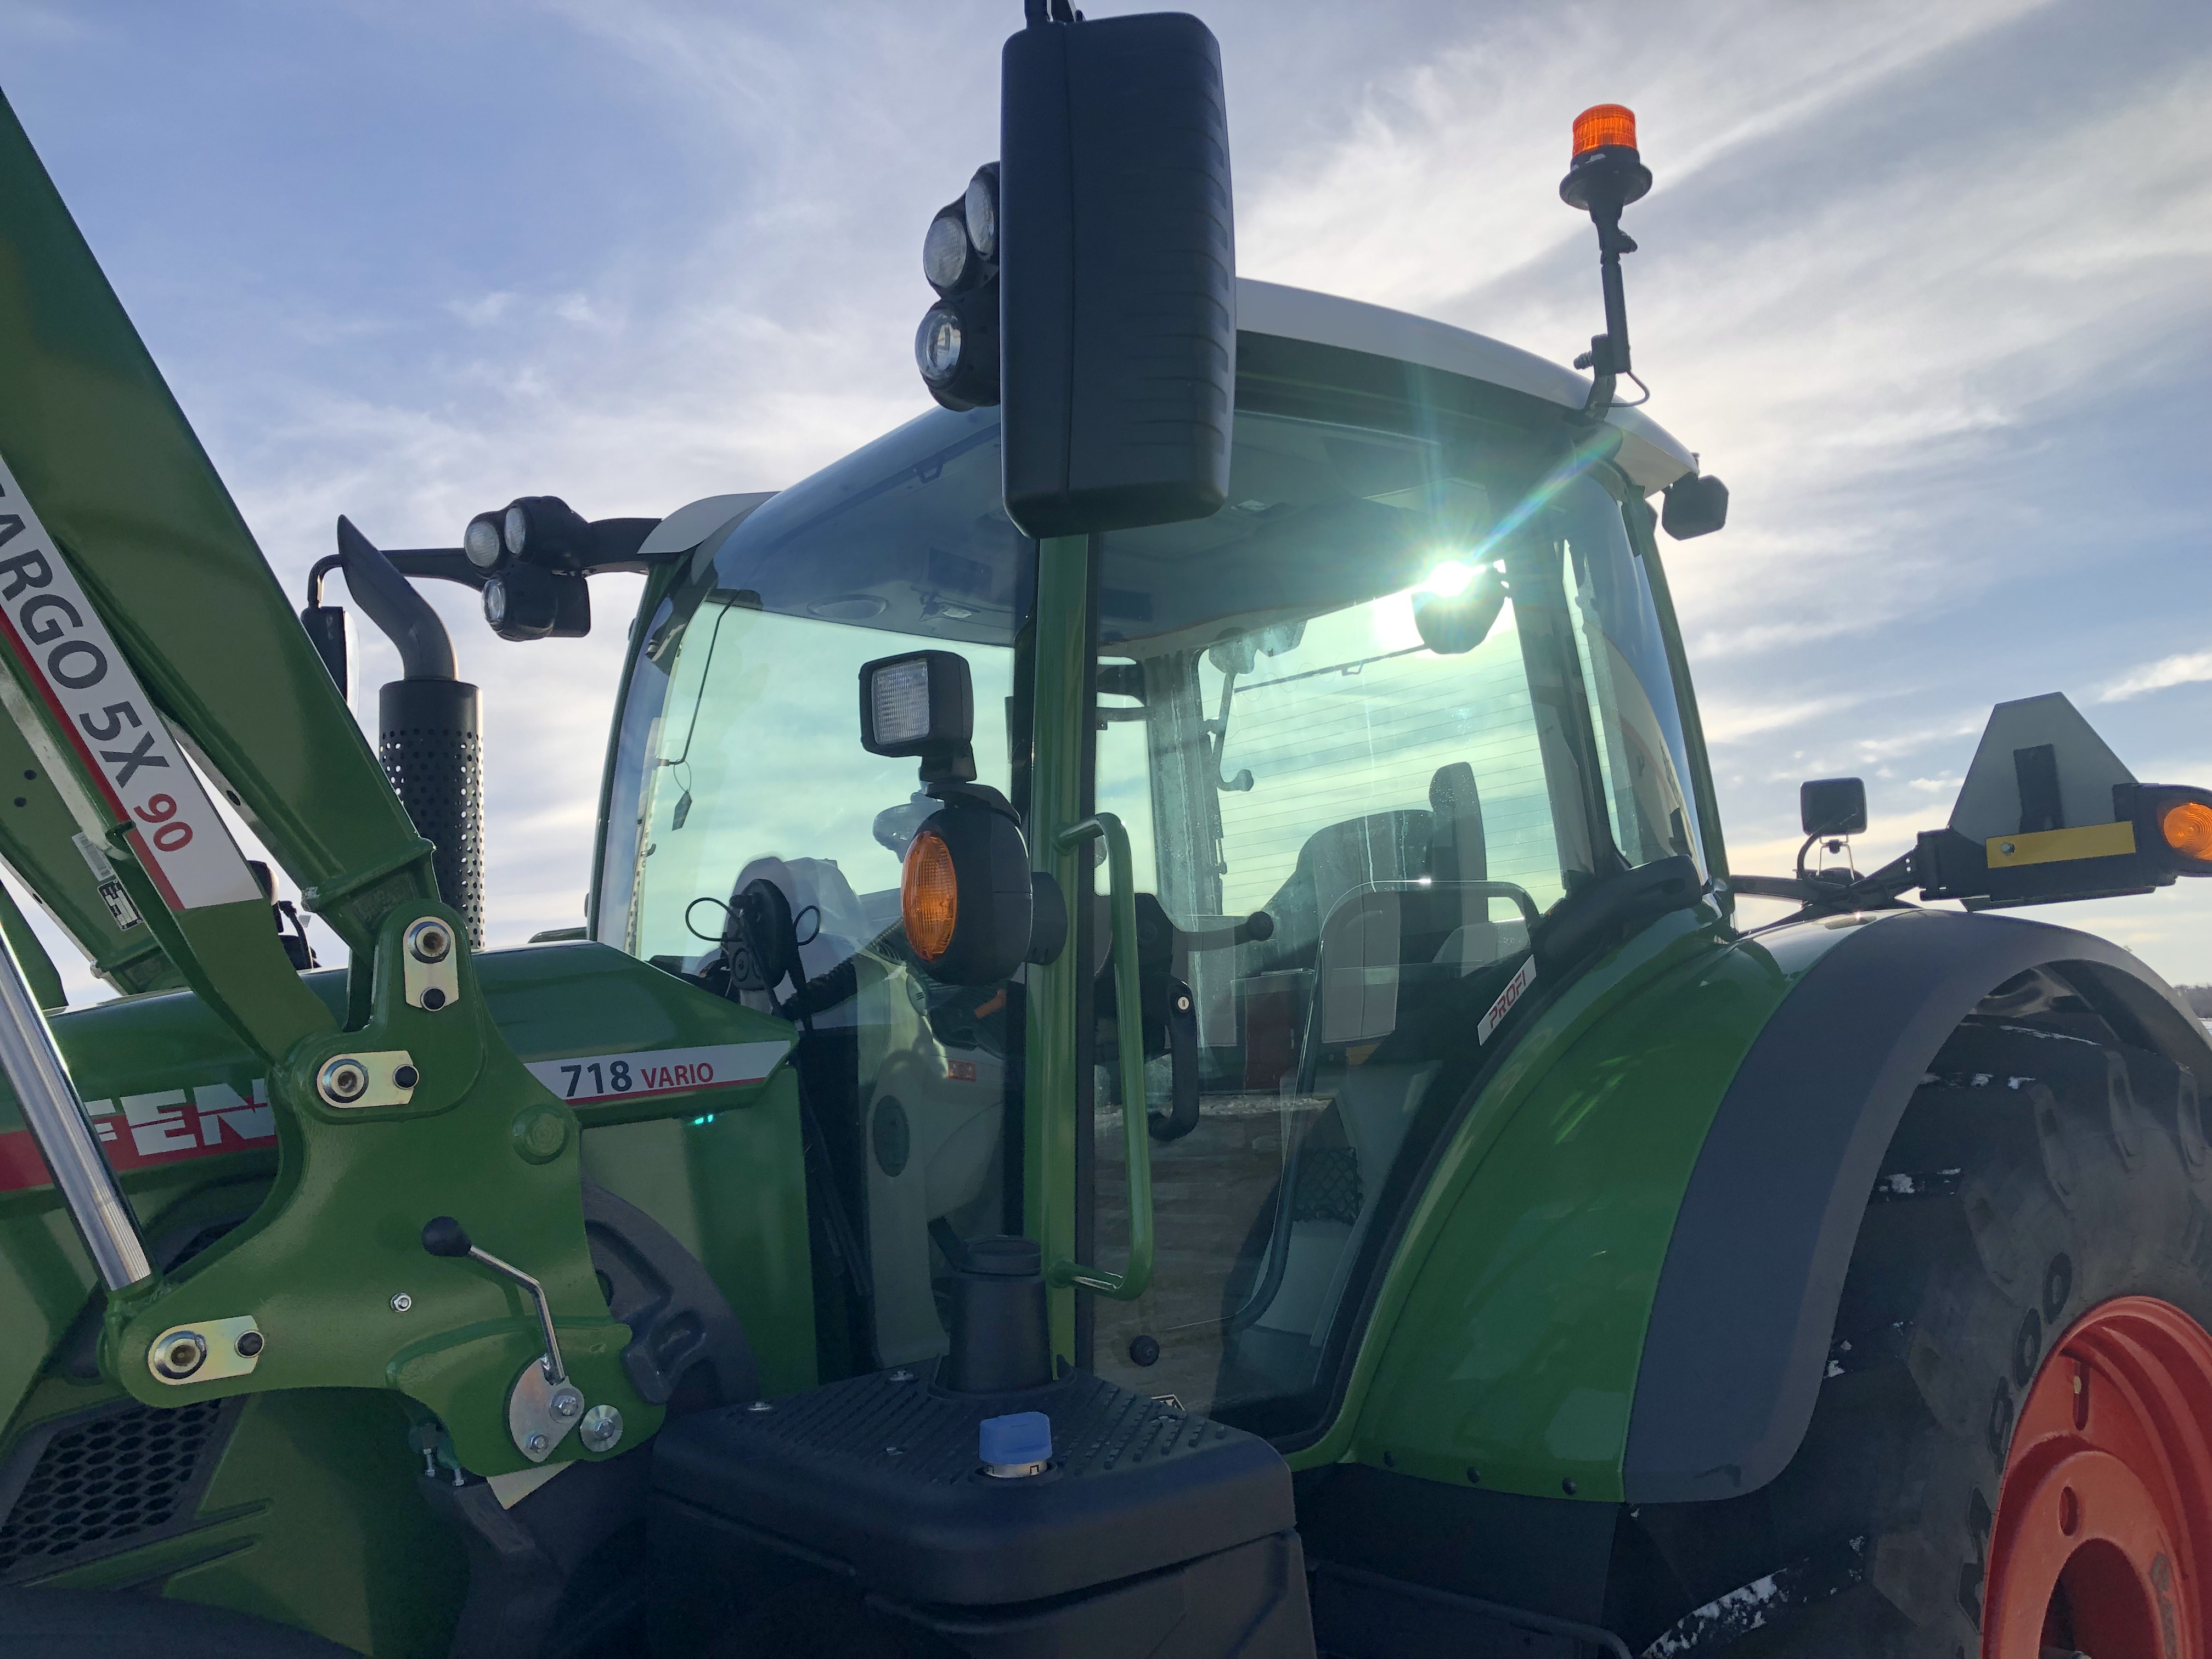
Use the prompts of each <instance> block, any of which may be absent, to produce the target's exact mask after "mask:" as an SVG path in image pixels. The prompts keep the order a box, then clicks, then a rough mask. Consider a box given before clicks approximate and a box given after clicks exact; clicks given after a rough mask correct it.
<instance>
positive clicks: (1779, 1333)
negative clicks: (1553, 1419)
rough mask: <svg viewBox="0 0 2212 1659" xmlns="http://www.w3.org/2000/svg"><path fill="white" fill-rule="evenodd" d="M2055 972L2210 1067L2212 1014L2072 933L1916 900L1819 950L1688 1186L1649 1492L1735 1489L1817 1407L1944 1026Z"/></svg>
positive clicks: (1661, 1355) (1640, 1401) (2136, 1035)
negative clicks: (1918, 906)
mask: <svg viewBox="0 0 2212 1659" xmlns="http://www.w3.org/2000/svg"><path fill="white" fill-rule="evenodd" d="M2032 968H2050V969H2053V970H2054V971H2055V972H2057V973H2058V974H2059V975H2061V976H2062V977H2063V978H2064V979H2066V980H2067V981H2068V982H2069V984H2070V985H2071V986H2072V987H2074V988H2075V990H2077V991H2079V992H2080V993H2081V994H2082V996H2083V997H2084V998H2085V999H2086V1000H2088V1001H2089V1002H2090V1003H2091V1004H2092V1006H2094V1007H2095V1008H2096V1010H2097V1012H2099V1013H2100V1014H2102V1015H2104V1016H2105V1018H2106V1020H2107V1021H2108V1022H2110V1023H2111V1024H2112V1025H2113V1027H2114V1028H2115V1029H2116V1030H2118V1032H2119V1033H2120V1034H2121V1035H2122V1036H2123V1037H2124V1038H2125V1039H2126V1040H2128V1041H2130V1042H2140V1043H2141V1044H2142V1046H2144V1047H2147V1048H2153V1049H2155V1050H2157V1051H2159V1052H2160V1053H2163V1054H2166V1056H2167V1058H2169V1059H2171V1060H2174V1061H2175V1062H2176V1063H2177V1064H2179V1065H2183V1066H2188V1067H2189V1068H2190V1069H2191V1070H2192V1071H2193V1072H2194V1073H2196V1074H2197V1077H2199V1078H2200V1079H2206V1080H2207V1081H2212V1045H2209V1044H2208V1042H2207V1040H2206V1036H2205V1032H2204V1028H2203V1025H2201V1024H2198V1023H2197V1020H2196V1018H2195V1017H2194V1016H2193V1015H2191V1013H2190V1012H2189V1011H2188V1009H2187V1008H2186V1007H2185V1006H2184V1005H2183V1003H2182V1002H2181V1000H2180V999H2179V997H2178V996H2177V995H2176V994H2174V993H2173V991H2172V989H2171V988H2170V987H2167V986H2166V984H2165V982H2164V981H2161V980H2160V979H2159V977H2158V976H2157V975H2155V974H2154V973H2152V972H2151V970H2150V969H2148V968H2147V967H2145V966H2144V965H2143V964H2142V963H2141V962H2139V961H2137V960H2136V957H2134V956H2132V955H2131V954H2130V953H2129V952H2128V951H2124V950H2123V949H2121V948H2120V947H2119V946H2118V945H2114V944H2112V942H2111V941H2110V940H2107V939H2098V938H2096V937H2095V936H2093V935H2092V934H2088V933H2077V932H2075V930H2073V929H2072V928H2068V927H2052V926H2051V925H2049V924H2048V923H2045V922H2038V921H2023V920H2021V919H2019V918H2017V917H2012V916H2001V915H1988V914H1982V915H1966V914H1962V913H1960V912H1957V911H1948V910H1912V911H1905V912H1902V913H1899V914H1897V915H1890V916H1885V917H1883V918H1881V919H1880V920H1878V921H1872V922H1869V924H1867V925H1865V926H1863V927H1859V928H1858V929H1857V930H1856V931H1855V932H1854V933H1853V934H1852V936H1851V937H1850V938H1849V939H1845V940H1844V941H1843V942H1842V943H1841V944H1839V945H1837V946H1836V947H1835V948H1834V949H1833V950H1832V951H1829V952H1828V954H1827V955H1826V957H1823V958H1821V960H1820V962H1819V963H1815V964H1814V967H1813V968H1812V969H1810V970H1809V971H1808V972H1807V974H1806V975H1805V977H1804V978H1803V980H1802V981H1800V982H1799V984H1798V985H1797V987H1796V989H1795V990H1794V991H1792V992H1791V993H1790V995H1789V996H1788V997H1787V998H1786V999H1785V1000H1784V1002H1783V1004H1782V1006H1780V1007H1779V1008H1778V1009H1777V1010H1776V1011H1775V1013H1774V1015H1773V1017H1772V1018H1771V1019H1769V1020H1768V1021H1767V1023H1766V1025H1765V1029H1764V1030H1761V1031H1760V1033H1759V1036H1758V1038H1757V1039H1756V1040H1755V1041H1754V1042H1753V1044H1752V1047H1751V1048H1750V1050H1749V1052H1748V1053H1747V1054H1746V1055H1745V1056H1744V1060H1743V1063H1742V1065H1741V1066H1740V1067H1739V1068H1738V1069H1737V1071H1736V1074H1735V1078H1734V1079H1733V1080H1732V1081H1731V1082H1730V1083H1729V1087H1728V1091H1727V1092H1726V1093H1725V1094H1724V1095H1723V1097H1722V1099H1721V1103H1720V1107H1719V1109H1718V1110H1717V1112H1716V1114H1715V1115H1714V1118H1713V1123H1712V1127H1711V1131H1710V1133H1708V1134H1707V1135H1706V1138H1705V1145H1704V1147H1703V1149H1702V1150H1701V1151H1700V1152H1699V1156H1698V1162H1697V1165H1696V1167H1695V1169H1694V1170H1693V1171H1692V1174H1691V1177H1690V1181H1689V1184H1688V1186H1687V1187H1686V1189H1685V1191H1684V1194H1683V1198H1682V1205H1681V1209H1680V1212H1679V1213H1678V1215H1677V1217H1676V1219H1675V1223H1674V1233H1673V1236H1672V1237H1671V1238H1670V1240H1669V1241H1668V1248H1667V1255H1666V1258H1665V1261H1664V1263H1663V1265H1662V1267H1661V1269H1660V1274H1659V1283H1658V1288H1657V1291H1656V1294H1655V1295H1654V1297H1653V1298H1652V1304H1651V1319H1650V1325H1649V1327H1648V1328H1647V1330H1646V1334H1645V1337H1644V1353H1643V1358H1642V1361H1641V1363H1640V1364H1639V1367H1638V1375H1637V1385H1636V1397H1635V1401H1634V1404H1633V1406H1632V1408H1631V1411H1630V1415H1629V1427H1628V1439H1627V1445H1626V1451H1625V1454H1624V1455H1623V1458H1622V1467H1621V1479H1622V1486H1623V1496H1624V1497H1626V1499H1627V1500H1628V1501H1629V1502H1630V1503H1632V1504H1636V1503H1653V1504H1657V1503H1686V1502H1695V1501H1700V1500H1706V1499H1713V1498H1734V1497H1737V1496H1740V1495H1741V1494H1742V1493H1745V1492H1753V1491H1755V1490H1757V1489H1758V1488H1759V1487H1760V1486H1764V1485H1765V1484H1766V1483H1767V1482H1768V1481H1769V1480H1772V1479H1773V1478H1774V1477H1775V1476H1776V1475H1778V1474H1780V1473H1781V1472H1782V1471H1783V1469H1784V1468H1785V1467H1786V1466H1787V1465H1788V1463H1789V1462H1790V1459H1791V1458H1792V1457H1793V1456H1795V1455H1796V1450H1797V1446H1798V1443H1800V1441H1802V1439H1803V1437H1804V1434H1805V1430H1806V1425H1808V1423H1809V1422H1810V1421H1811V1420H1812V1416H1813V1407H1814V1404H1815V1402H1816V1400H1817V1398H1818V1395H1819V1393H1820V1382H1821V1378H1822V1376H1824V1374H1825V1373H1826V1364H1827V1356H1828V1345H1829V1341H1830V1339H1831V1334H1832V1329H1833V1327H1834V1324H1835V1318H1836V1309H1837V1304H1838V1301H1839V1299H1840V1298H1841V1296H1842V1293H1843V1287H1844V1273H1845V1271H1846V1269H1847V1268H1848V1267H1849V1265H1850V1258H1851V1250H1852V1247H1853V1244H1854V1243H1855V1242H1856V1240H1857V1236H1858V1228H1859V1219H1860V1217H1861V1216H1862V1215H1863V1212H1864V1211H1865V1209H1866V1204H1867V1196H1868V1194H1869V1193H1870V1192H1871V1191H1872V1190H1873V1188H1874V1182H1875V1177H1876V1176H1878V1175H1879V1174H1880V1173H1881V1159H1882V1156H1883V1154H1884V1152H1886V1151H1887V1149H1888V1146H1889V1142H1890V1139H1891V1137H1892V1136H1893V1134H1894V1133H1896V1130H1897V1126H1898V1124H1899V1121H1900V1120H1901V1119H1902V1118H1903V1116H1904V1115H1905V1107H1906V1105H1907V1104H1908V1103H1910V1102H1911V1098H1912V1092H1913V1091H1914V1089H1915V1088H1916V1087H1917V1086H1918V1085H1919V1082H1920V1079H1921V1078H1922V1077H1923V1075H1924V1074H1925V1073H1926V1068H1927V1066H1928V1063H1929V1060H1932V1059H1933V1058H1934V1057H1935V1055H1936V1051H1937V1049H1939V1048H1942V1044H1943V1041H1944V1039H1945V1038H1946V1037H1947V1036H1948V1035H1949V1034H1950V1033H1951V1031H1952V1030H1954V1028H1955V1027H1956V1026H1957V1025H1958V1024H1959V1022H1960V1020H1962V1019H1964V1018H1966V1015H1967V1014H1968V1013H1970V1012H1972V1010H1973V1008H1974V1006H1975V1005H1976V1004H1978V1002H1980V1001H1981V1000H1982V999H1983V998H1984V996H1985V995H1987V994H1989V993H1990V991H1992V990H1994V989H1995V988H1996V987H1997V986H1999V985H2001V984H2002V983H2003V982H2004V981H2007V980H2008V979H2011V978H2012V977H2014V976H2015V975H2018V974H2021V973H2023V972H2025V971H2027V969H2032Z"/></svg>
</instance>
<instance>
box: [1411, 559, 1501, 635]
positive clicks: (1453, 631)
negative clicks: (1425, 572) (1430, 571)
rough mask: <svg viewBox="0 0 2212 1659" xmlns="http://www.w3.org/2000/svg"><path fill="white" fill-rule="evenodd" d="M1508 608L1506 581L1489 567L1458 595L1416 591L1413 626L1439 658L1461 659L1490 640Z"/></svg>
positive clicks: (1457, 593) (1480, 571) (1475, 574)
mask: <svg viewBox="0 0 2212 1659" xmlns="http://www.w3.org/2000/svg"><path fill="white" fill-rule="evenodd" d="M1432 580H1433V579H1432ZM1504 609H1505V582H1504V578H1502V577H1501V576H1499V575H1498V572H1497V571H1495V570H1493V569H1492V568H1489V567H1488V566H1487V565H1486V566H1484V567H1483V568H1481V569H1480V570H1478V571H1476V572H1475V573H1474V580H1471V581H1469V582H1468V583H1467V584H1466V586H1463V587H1462V588H1460V589H1459V590H1458V591H1457V592H1449V593H1447V592H1438V591H1437V589H1435V588H1434V587H1424V588H1417V589H1415V590H1414V593H1413V626H1414V628H1415V629H1417V630H1419V634H1420V636H1421V643H1422V644H1423V645H1425V646H1427V647H1429V649H1430V650H1431V651H1433V652H1435V653H1437V655H1438V656H1439V657H1460V656H1464V655H1466V654H1467V653H1468V652H1470V651H1472V650H1474V647H1477V646H1478V645H1480V644H1481V643H1482V642H1483V641H1485V640H1486V639H1488V638H1489V637H1490V630H1491V629H1492V628H1494V627H1496V626H1497V625H1498V613H1499V612H1500V611H1504Z"/></svg>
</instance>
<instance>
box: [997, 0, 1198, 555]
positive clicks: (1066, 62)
mask: <svg viewBox="0 0 2212 1659" xmlns="http://www.w3.org/2000/svg"><path fill="white" fill-rule="evenodd" d="M1048 10H1058V11H1060V13H1061V15H1062V16H1063V17H1069V14H1068V12H1067V10H1066V8H1065V7H1055V8H1049V9H1048V7H1046V6H1045V5H1044V4H1043V3H1042V0H1039V3H1037V4H1036V5H1034V6H1033V7H1032V8H1031V10H1030V17H1031V20H1032V21H1031V22H1030V27H1027V28H1025V29H1024V30H1022V31H1021V32H1020V33H1018V34H1016V35H1013V36H1012V37H1011V38H1010V39H1009V40H1007V42H1006V50H1005V52H1004V54H1003V55H1002V58H1001V60H1000V149H999V158H1000V159H999V199H998V225H997V233H998V251H999V289H1000V293H999V305H1000V310H999V319H1000V338H999V360H1000V393H1001V402H1002V404H1003V406H1004V420H1003V422H1002V425H1001V428H1000V429H1001V432H1002V433H1003V435H1004V436H1003V442H1004V452H1003V453H1004V456H1005V465H1006V512H1007V513H1008V514H1009V516H1011V517H1012V520H1013V521H1014V522H1015V523H1016V524H1017V525H1018V526H1020V527H1021V529H1022V531H1023V532H1024V534H1026V535H1030V536H1038V537H1043V536H1079V535H1088V534H1091V533H1092V532H1098V531H1106V530H1121V529H1128V528H1132V527H1134V526H1139V525H1150V524H1171V523H1174V522H1176V520H1183V519H1202V518H1205V517H1206V516H1207V515H1208V514H1210V513H1214V512H1216V511H1218V509H1219V508H1220V507H1221V505H1222V503H1223V502H1224V501H1226V500H1227V499H1228V494H1229V440H1230V419H1231V410H1233V408H1234V407H1235V404H1236V370H1237V319H1236V281H1237V253H1236V246H1235V237H1234V234H1233V230H1232V220H1231V205H1230V189H1229V124H1228V116H1227V113H1226V110H1225V106H1224V104H1223V100H1222V90H1221V49H1220V46H1219V45H1218V43H1217V42H1216V41H1215V40H1214V38H1213V35H1212V33H1211V32H1210V31H1209V30H1208V29H1207V28H1206V25H1205V24H1203V23H1201V22H1200V21H1198V20H1197V19H1196V18H1195V17H1192V16H1188V15H1185V14H1183V13H1181V12H1154V13H1149V14H1143V15H1136V16H1130V17H1103V18H1092V19H1087V20H1086V19H1080V18H1075V17H1069V21H1052V20H1051V18H1050V17H1049V16H1048Z"/></svg>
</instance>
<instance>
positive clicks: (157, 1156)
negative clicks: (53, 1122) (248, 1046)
mask: <svg viewBox="0 0 2212 1659" xmlns="http://www.w3.org/2000/svg"><path fill="white" fill-rule="evenodd" d="M84 1115H85V1116H86V1117H88V1118H89V1119H90V1120H91V1121H92V1127H93V1133H94V1134H96V1135H97V1136H99V1138H100V1151H101V1152H103V1153H104V1154H106V1158H107V1163H108V1167H109V1168H111V1169H112V1170H114V1171H115V1172H116V1173H117V1174H118V1175H123V1174H126V1173H128V1172H129V1171H131V1170H144V1169H150V1168H154V1167H156V1166H159V1165H161V1164H174V1163H178V1162H179V1161H181V1160H183V1159H185V1158H213V1157H216V1155H218V1154H219V1153H222V1152H247V1151H251V1150H252V1149H255V1148H257V1147H270V1146H275V1145H276V1108H275V1107H273V1106H271V1105H270V1103H269V1085H268V1084H267V1083H265V1082H263V1081H259V1080H256V1081H255V1082H254V1084H253V1085H252V1093H251V1095H250V1096H249V1095H241V1094H240V1093H239V1092H238V1091H237V1090H235V1089H234V1088H232V1087H231V1086H230V1085H228V1084H227V1083H196V1084H194V1085H192V1086H191V1088H190V1089H189V1090H185V1089H157V1090H155V1091H152V1092H151V1093H149V1094H143V1095H123V1096H119V1097H117V1098H115V1099H113V1100H88V1101H86V1102H85V1103H84ZM52 1184H53V1177H52V1176H51V1175H50V1174H48V1173H47V1170H46V1160H45V1159H44V1158H41V1157H40V1155H39V1147H38V1143H37V1142H36V1141H35V1140H33V1139H32V1138H31V1132H30V1131H29V1130H28V1129H17V1130H15V1131H13V1132H12V1133H6V1134H0V1193H17V1192H24V1191H27V1190H28V1189H30V1188H35V1187H49V1186H52Z"/></svg>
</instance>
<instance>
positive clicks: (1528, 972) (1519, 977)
mask: <svg viewBox="0 0 2212 1659" xmlns="http://www.w3.org/2000/svg"><path fill="white" fill-rule="evenodd" d="M1535 982H1536V958H1535V957H1529V958H1528V961H1526V962H1524V963H1522V964H1521V971H1520V972H1518V973H1517V974H1516V975H1513V977H1512V978H1511V979H1509V980H1507V981H1505V988H1504V990H1502V991H1500V992H1499V993H1498V1000H1497V1001H1495V1002H1493V1003H1492V1004H1491V1005H1490V1012H1488V1013H1486V1014H1485V1015H1484V1016H1483V1017H1482V1024H1480V1025H1478V1026H1476V1027H1475V1028H1474V1040H1475V1042H1476V1043H1477V1044H1478V1045H1479V1044H1481V1043H1485V1042H1489V1041H1490V1034H1491V1033H1492V1031H1495V1030H1497V1029H1498V1027H1499V1026H1500V1025H1501V1024H1504V1020H1505V1016H1506V1015H1508V1014H1510V1013H1511V1012H1513V1005H1514V1004H1515V1003H1516V1002H1518V1001H1520V1000H1521V999H1522V997H1524V996H1526V995H1527V994H1528V987H1530V986H1532V985H1534V983H1535Z"/></svg>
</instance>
